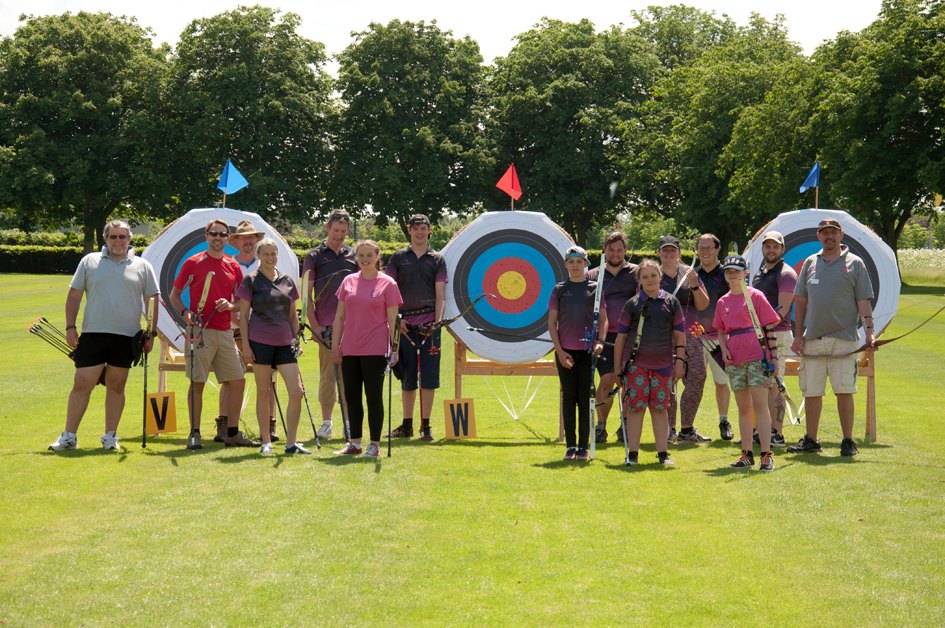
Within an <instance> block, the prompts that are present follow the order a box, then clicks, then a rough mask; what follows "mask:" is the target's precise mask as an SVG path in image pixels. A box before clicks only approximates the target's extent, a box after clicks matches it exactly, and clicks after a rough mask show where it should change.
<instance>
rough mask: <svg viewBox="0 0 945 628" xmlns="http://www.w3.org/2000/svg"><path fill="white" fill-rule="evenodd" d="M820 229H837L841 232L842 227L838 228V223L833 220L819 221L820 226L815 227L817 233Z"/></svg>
mask: <svg viewBox="0 0 945 628" xmlns="http://www.w3.org/2000/svg"><path fill="white" fill-rule="evenodd" d="M821 229H837V230H839V231H843V227H841V226H840V221H838V220H834V219H833V218H826V219H824V220H821V221H820V224H819V225H817V233H820V230H821Z"/></svg>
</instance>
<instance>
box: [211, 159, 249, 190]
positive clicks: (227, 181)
mask: <svg viewBox="0 0 945 628" xmlns="http://www.w3.org/2000/svg"><path fill="white" fill-rule="evenodd" d="M247 185H249V181H247V180H246V177H244V176H243V175H242V174H240V171H239V170H237V169H236V166H234V165H233V164H232V163H230V160H229V159H227V160H226V165H225V166H223V172H222V173H221V174H220V182H219V183H217V187H218V188H220V189H221V190H223V193H224V194H235V193H237V192H239V191H240V190H242V189H243V188H245V187H246V186H247Z"/></svg>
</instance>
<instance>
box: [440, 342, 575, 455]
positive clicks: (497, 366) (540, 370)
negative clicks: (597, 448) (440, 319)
mask: <svg viewBox="0 0 945 628" xmlns="http://www.w3.org/2000/svg"><path fill="white" fill-rule="evenodd" d="M446 329H447V331H449V333H450V335H451V336H452V337H453V343H454V350H453V386H454V395H453V396H454V398H456V399H461V398H462V396H463V375H484V376H490V375H498V376H501V377H507V376H514V375H518V376H522V375H525V376H536V375H543V376H551V375H553V376H554V377H556V378H557V377H558V369H557V368H556V367H555V363H554V361H553V360H538V361H536V362H526V363H524V364H502V363H501V362H493V361H492V360H485V359H482V358H472V359H470V358H469V357H468V356H467V354H466V345H465V344H464V343H463V341H462V340H460V339H459V337H458V336H457V335H456V334H455V333H453V330H452V329H450V328H449V327H447V328H446ZM558 440H559V441H560V440H564V415H563V413H562V408H561V403H560V396H559V402H558Z"/></svg>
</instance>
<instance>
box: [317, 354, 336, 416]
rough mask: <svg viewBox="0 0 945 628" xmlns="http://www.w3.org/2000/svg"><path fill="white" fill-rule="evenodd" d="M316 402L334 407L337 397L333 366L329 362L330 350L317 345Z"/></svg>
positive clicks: (332, 363)
mask: <svg viewBox="0 0 945 628" xmlns="http://www.w3.org/2000/svg"><path fill="white" fill-rule="evenodd" d="M318 401H319V403H323V404H327V405H332V406H333V405H335V404H336V403H337V402H338V395H337V394H336V393H335V364H334V362H332V361H331V349H329V348H327V347H326V346H325V345H323V344H322V343H320V342H319V343H318Z"/></svg>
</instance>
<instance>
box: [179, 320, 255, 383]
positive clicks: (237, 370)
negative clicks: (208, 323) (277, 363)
mask: <svg viewBox="0 0 945 628" xmlns="http://www.w3.org/2000/svg"><path fill="white" fill-rule="evenodd" d="M194 357H196V361H195V364H194V377H193V380H194V381H195V382H197V383H198V384H202V383H204V382H206V381H207V379H208V378H209V377H210V371H211V370H212V371H213V374H214V375H216V376H217V381H218V382H232V381H236V380H238V379H243V373H245V369H244V368H243V361H242V360H240V354H239V351H237V350H236V341H234V340H233V332H232V331H231V330H229V329H228V330H226V331H220V330H219V329H205V330H203V347H201V348H199V349H197V350H196V351H194ZM184 365H185V366H184V368H185V369H186V371H185V373H186V374H187V376H188V377H190V351H189V350H187V348H186V347H185V349H184Z"/></svg>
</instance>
